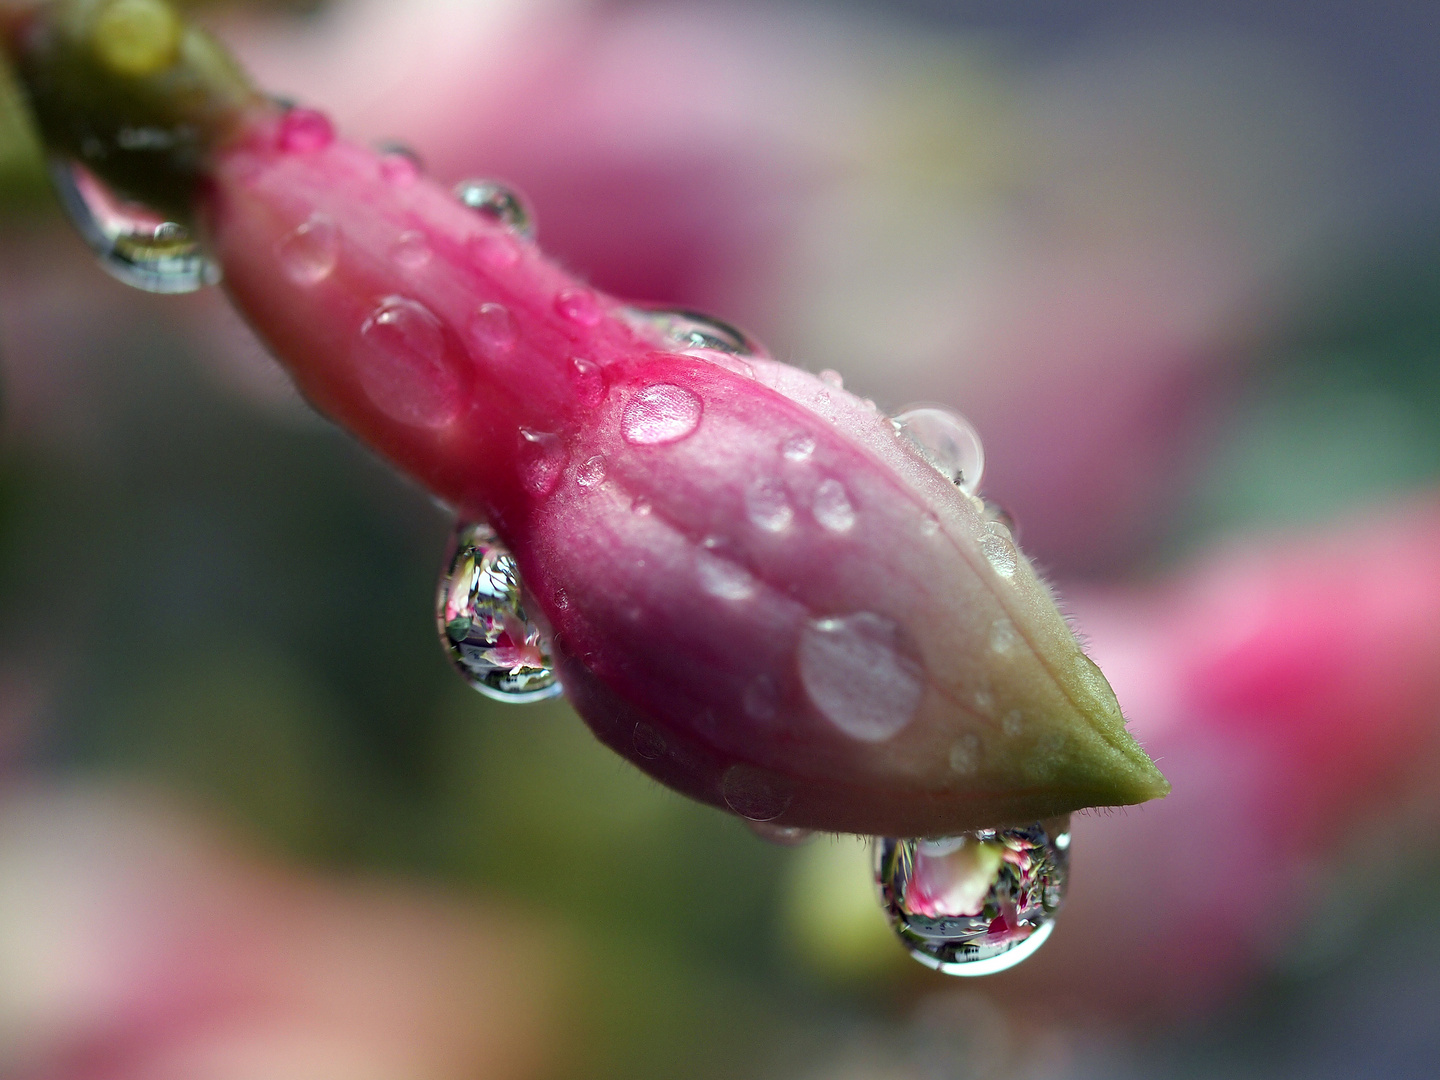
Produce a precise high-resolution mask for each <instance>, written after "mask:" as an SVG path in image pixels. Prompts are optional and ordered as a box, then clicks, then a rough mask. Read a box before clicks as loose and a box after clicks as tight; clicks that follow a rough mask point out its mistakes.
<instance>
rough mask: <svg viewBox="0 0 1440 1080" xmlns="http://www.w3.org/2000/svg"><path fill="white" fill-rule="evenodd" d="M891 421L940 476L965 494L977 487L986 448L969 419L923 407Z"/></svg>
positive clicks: (972, 493)
mask: <svg viewBox="0 0 1440 1080" xmlns="http://www.w3.org/2000/svg"><path fill="white" fill-rule="evenodd" d="M893 423H894V424H895V431H896V432H897V433H898V434H900V435H902V436H903V437H904V438H906V439H908V440H909V441H910V442H911V443H912V444H914V446H915V449H917V450H919V451H920V454H921V456H922V457H924V458H925V460H926V461H928V462H929V463H930V464H931V465H933V466H934V467H935V468H936V469H937V470H938V471H939V473H940V475H941V476H943V477H945V478H946V479H947V480H949V481H950V482H951V483H952V484H954V485H955V486H956V487H958V488H959V489H960V490H961V491H963V492H965V494H967V495H974V494H975V493H976V492H977V491H979V490H980V480H981V477H982V476H983V475H984V473H985V449H984V447H983V446H981V445H980V436H979V435H978V434H977V433H976V431H975V428H974V427H972V426H971V424H970V421H968V420H966V419H965V418H964V417H963V416H961V415H960V414H959V413H955V412H951V411H950V410H949V409H939V408H934V407H932V406H924V407H921V408H918V409H908V410H906V411H905V412H903V413H900V415H898V416H896V417H895V418H894V421H893Z"/></svg>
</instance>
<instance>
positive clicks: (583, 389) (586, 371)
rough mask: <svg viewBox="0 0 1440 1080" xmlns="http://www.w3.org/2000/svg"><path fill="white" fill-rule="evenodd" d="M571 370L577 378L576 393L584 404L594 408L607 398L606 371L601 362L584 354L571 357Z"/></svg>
mask: <svg viewBox="0 0 1440 1080" xmlns="http://www.w3.org/2000/svg"><path fill="white" fill-rule="evenodd" d="M570 372H571V375H572V377H573V378H574V380H575V394H576V396H577V397H579V398H580V403H581V404H582V405H586V406H589V407H590V408H592V409H593V408H594V407H595V406H596V405H599V404H600V402H602V401H604V400H605V372H604V371H603V370H602V369H601V367H600V365H599V364H597V363H596V362H595V361H594V360H587V359H586V358H585V357H583V356H575V357H571V359H570Z"/></svg>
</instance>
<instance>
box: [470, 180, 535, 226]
mask: <svg viewBox="0 0 1440 1080" xmlns="http://www.w3.org/2000/svg"><path fill="white" fill-rule="evenodd" d="M455 197H456V198H457V199H459V200H460V201H461V202H462V203H464V204H465V205H466V206H468V207H470V209H471V210H474V211H476V212H477V213H480V214H484V215H485V216H486V217H487V218H489V219H490V220H491V221H495V222H498V223H499V224H501V225H504V226H505V227H506V228H507V229H509V230H510V231H511V232H512V233H514V234H515V235H516V236H519V237H521V238H523V239H525V240H534V239H535V217H534V215H533V214H531V213H530V209H529V207H527V206H526V205H525V201H524V200H523V199H521V198H520V196H519V194H518V193H517V192H515V191H514V190H513V189H511V188H508V187H506V186H505V185H504V184H498V183H496V182H495V181H494V180H462V181H461V182H460V183H458V184H456V185H455Z"/></svg>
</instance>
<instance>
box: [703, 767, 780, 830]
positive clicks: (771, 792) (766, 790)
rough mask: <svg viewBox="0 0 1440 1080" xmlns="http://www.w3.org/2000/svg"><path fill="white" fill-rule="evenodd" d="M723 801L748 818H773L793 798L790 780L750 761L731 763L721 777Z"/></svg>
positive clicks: (769, 819)
mask: <svg viewBox="0 0 1440 1080" xmlns="http://www.w3.org/2000/svg"><path fill="white" fill-rule="evenodd" d="M720 794H721V795H722V796H723V797H724V799H725V805H726V806H728V807H729V808H730V809H731V810H733V811H734V812H735V813H737V814H739V815H740V816H741V817H743V818H747V819H748V820H750V821H774V820H775V819H776V818H778V817H779V816H780V815H781V814H783V813H785V811H786V810H788V809H790V803H791V802H792V801H793V800H794V798H795V793H794V790H793V788H792V786H791V784H790V781H788V780H787V779H785V778H784V777H782V776H777V775H776V774H774V773H771V772H768V771H766V770H765V769H757V768H754V767H753V766H750V765H732V766H730V768H728V769H726V770H725V774H724V776H722V777H721V778H720Z"/></svg>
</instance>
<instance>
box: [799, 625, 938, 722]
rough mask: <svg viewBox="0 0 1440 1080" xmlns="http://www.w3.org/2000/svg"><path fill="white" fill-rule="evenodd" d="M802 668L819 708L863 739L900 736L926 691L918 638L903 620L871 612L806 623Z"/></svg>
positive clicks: (812, 699) (805, 683)
mask: <svg viewBox="0 0 1440 1080" xmlns="http://www.w3.org/2000/svg"><path fill="white" fill-rule="evenodd" d="M799 667H800V680H801V682H802V683H803V684H804V686H805V692H806V693H807V694H809V696H810V700H811V701H812V702H813V703H814V705H815V707H816V708H817V709H819V710H820V712H821V714H822V715H824V716H825V718H826V719H827V720H829V721H830V722H831V723H832V724H834V725H835V726H836V727H838V728H839V729H840V730H841V731H843V732H844V733H845V734H847V735H849V736H850V737H851V738H855V739H860V740H861V741H863V742H882V741H884V740H885V739H888V738H890V737H891V736H893V735H895V734H897V733H898V732H899V731H900V730H901V729H903V728H904V727H905V726H906V725H907V724H909V723H910V721H911V720H912V719H913V718H914V716H915V712H916V710H917V709H919V707H920V699H921V698H922V697H923V696H924V694H925V668H924V665H923V664H922V663H921V661H920V658H919V652H918V650H917V649H916V648H915V645H914V642H913V641H912V640H911V639H910V636H909V635H908V634H907V633H906V632H905V630H904V628H903V627H901V626H900V624H899V623H897V622H895V621H894V620H893V619H888V618H886V617H885V616H883V615H876V614H874V613H872V612H860V613H859V614H855V615H846V616H843V617H839V618H830V619H813V620H811V621H810V622H809V623H807V624H806V626H805V629H804V630H803V631H801V634H800V648H799Z"/></svg>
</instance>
